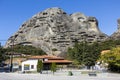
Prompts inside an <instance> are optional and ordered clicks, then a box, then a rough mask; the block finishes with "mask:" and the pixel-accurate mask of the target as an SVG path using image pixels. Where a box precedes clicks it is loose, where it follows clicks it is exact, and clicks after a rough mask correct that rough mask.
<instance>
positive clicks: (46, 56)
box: [28, 55, 63, 60]
mask: <svg viewBox="0 0 120 80" xmlns="http://www.w3.org/2000/svg"><path fill="white" fill-rule="evenodd" d="M43 58H47V59H51V60H52V59H55V60H56V59H63V58H61V57H57V56H49V55H42V56H31V57H29V58H28V59H43Z"/></svg>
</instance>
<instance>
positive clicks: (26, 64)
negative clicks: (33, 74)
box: [22, 60, 38, 72]
mask: <svg viewBox="0 0 120 80" xmlns="http://www.w3.org/2000/svg"><path fill="white" fill-rule="evenodd" d="M37 62H38V60H26V61H23V62H22V72H23V71H36V70H37Z"/></svg>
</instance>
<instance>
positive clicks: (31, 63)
mask: <svg viewBox="0 0 120 80" xmlns="http://www.w3.org/2000/svg"><path fill="white" fill-rule="evenodd" d="M38 60H42V63H43V68H44V70H48V69H50V66H51V64H52V63H53V62H54V63H56V64H57V65H68V64H71V63H72V61H69V60H65V59H63V58H61V57H56V56H48V55H43V56H32V57H30V58H28V59H27V60H24V61H22V64H21V67H22V72H24V71H37V63H38Z"/></svg>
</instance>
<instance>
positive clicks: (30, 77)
mask: <svg viewBox="0 0 120 80" xmlns="http://www.w3.org/2000/svg"><path fill="white" fill-rule="evenodd" d="M63 74H64V75H63ZM0 80H120V74H111V73H100V74H97V76H88V75H87V74H80V75H73V76H68V75H67V73H55V75H52V74H38V73H36V74H21V73H0Z"/></svg>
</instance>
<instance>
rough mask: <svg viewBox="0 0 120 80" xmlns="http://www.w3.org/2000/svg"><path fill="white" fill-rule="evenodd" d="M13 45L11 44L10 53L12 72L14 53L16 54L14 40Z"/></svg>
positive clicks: (11, 68)
mask: <svg viewBox="0 0 120 80" xmlns="http://www.w3.org/2000/svg"><path fill="white" fill-rule="evenodd" d="M11 42H12V45H11V50H12V51H11V53H10V72H13V54H14V40H13V39H12V40H11Z"/></svg>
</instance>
